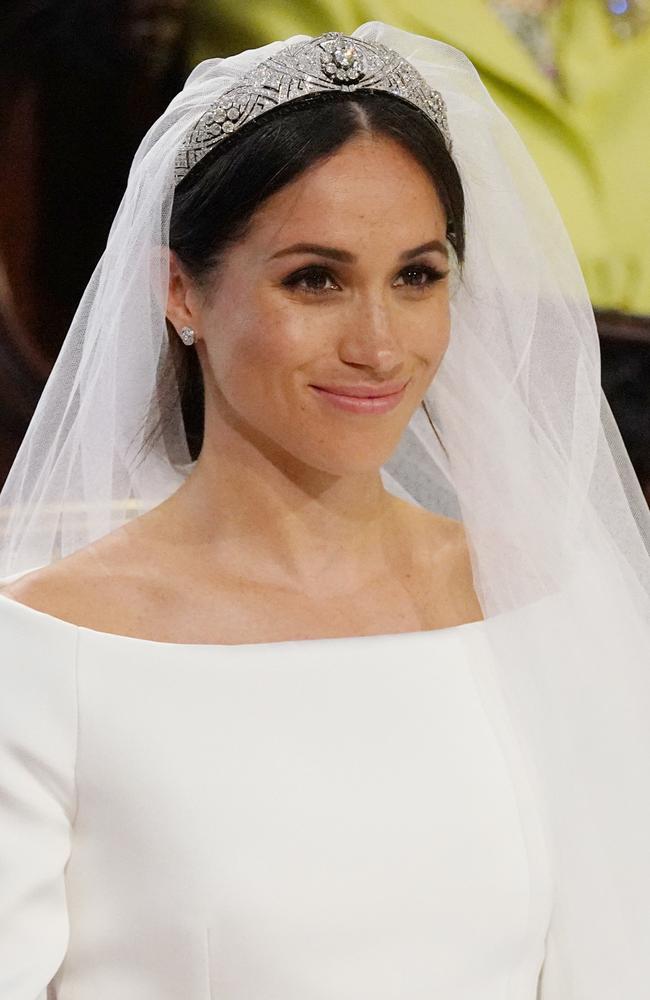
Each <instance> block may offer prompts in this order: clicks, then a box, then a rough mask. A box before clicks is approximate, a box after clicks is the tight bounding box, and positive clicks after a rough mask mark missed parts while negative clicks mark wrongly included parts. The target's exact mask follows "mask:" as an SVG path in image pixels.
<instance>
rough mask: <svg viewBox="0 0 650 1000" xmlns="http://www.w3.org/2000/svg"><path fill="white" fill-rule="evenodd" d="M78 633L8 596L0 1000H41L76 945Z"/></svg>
mask: <svg viewBox="0 0 650 1000" xmlns="http://www.w3.org/2000/svg"><path fill="white" fill-rule="evenodd" d="M76 636H77V631H76V629H75V628H74V626H71V625H68V624H66V623H63V622H59V621H57V620H56V619H53V618H50V617H49V616H47V615H38V614H35V613H34V612H33V611H31V610H30V609H27V608H24V607H22V606H21V605H19V604H16V603H15V602H12V601H10V600H9V599H8V598H6V597H0V997H2V1000H37V998H39V997H40V996H41V995H42V994H44V991H45V990H46V988H47V985H48V983H49V982H50V980H51V979H52V978H53V976H54V974H55V973H56V971H57V969H58V968H59V966H60V965H61V962H62V960H63V958H64V956H65V952H66V948H67V943H68V914H67V909H66V898H65V884H64V870H65V865H66V861H67V859H68V856H69V853H70V842H71V830H72V821H73V817H74V809H75V786H74V770H75V749H76V732H77V718H76V715H77V709H76V691H75V687H76V685H75V647H76Z"/></svg>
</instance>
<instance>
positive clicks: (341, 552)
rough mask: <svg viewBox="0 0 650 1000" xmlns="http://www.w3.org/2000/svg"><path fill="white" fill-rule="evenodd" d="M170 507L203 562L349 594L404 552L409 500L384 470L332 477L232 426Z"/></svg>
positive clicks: (303, 588) (248, 576)
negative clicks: (392, 489) (393, 488)
mask: <svg viewBox="0 0 650 1000" xmlns="http://www.w3.org/2000/svg"><path fill="white" fill-rule="evenodd" d="M163 508H164V510H165V513H166V515H167V523H168V525H171V530H172V532H173V533H174V534H175V535H176V540H177V542H179V543H181V544H182V545H184V546H185V545H187V546H189V549H190V551H191V552H192V553H194V556H193V558H196V559H197V560H200V562H198V561H197V565H200V566H202V567H204V568H206V569H208V568H212V569H214V570H215V571H217V572H223V571H224V568H227V572H228V573H231V574H233V575H234V576H236V577H239V578H241V579H245V580H248V581H255V582H259V583H260V584H264V585H267V586H276V587H282V588H285V589H290V590H294V589H295V590H299V591H300V592H302V593H310V592H312V591H313V592H314V594H315V595H316V594H317V595H319V596H324V595H325V594H326V593H330V594H336V593H339V594H340V593H344V592H345V591H346V589H348V590H350V591H352V590H354V589H355V588H358V587H360V586H362V585H363V584H364V583H365V582H366V581H370V580H372V579H373V578H376V577H377V576H380V577H383V576H385V575H386V572H387V571H388V570H389V567H391V566H393V565H394V563H395V560H399V558H400V557H401V558H402V560H403V558H404V556H403V553H401V552H400V549H401V548H403V544H402V543H403V539H402V535H400V529H399V513H400V512H401V514H402V523H403V507H402V506H401V505H400V502H399V501H396V500H395V498H394V497H393V496H392V495H391V494H389V493H387V492H386V490H385V489H384V487H383V484H382V481H381V476H380V474H379V471H378V470H372V471H364V472H359V473H356V472H355V473H351V474H346V475H338V476H337V475H332V474H331V473H328V472H324V471H322V470H320V469H315V468H313V467H309V466H306V465H305V464H304V463H302V462H300V461H299V460H298V459H296V458H295V457H293V456H291V455H288V454H287V453H286V452H284V451H282V450H281V449H279V448H278V447H277V446H276V447H275V448H274V447H273V446H270V445H269V444H268V441H267V442H265V446H264V447H260V445H259V442H258V441H255V440H251V437H250V436H248V437H244V436H242V435H241V433H239V432H238V431H237V430H235V429H233V428H231V427H229V426H227V425H221V424H220V425H218V426H217V427H215V426H212V427H211V428H210V433H206V439H205V442H204V445H203V449H202V451H201V455H200V457H199V459H198V461H197V463H196V465H195V467H194V469H193V471H192V473H191V475H190V476H189V477H188V479H187V480H186V482H185V483H184V484H183V486H182V487H181V488H180V489H179V490H178V491H177V492H176V493H175V494H174V495H173V496H172V497H171V498H170V499H169V500H168V501H166V503H165V504H163V505H161V508H160V509H161V511H162V509H163ZM170 515H171V516H170ZM167 537H168V538H169V533H167ZM169 540H170V541H172V540H173V539H171V538H170V539H169Z"/></svg>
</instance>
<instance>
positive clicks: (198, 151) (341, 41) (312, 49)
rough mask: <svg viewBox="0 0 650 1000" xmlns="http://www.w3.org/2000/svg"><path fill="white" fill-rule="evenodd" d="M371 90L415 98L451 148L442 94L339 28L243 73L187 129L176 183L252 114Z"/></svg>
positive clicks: (404, 63) (401, 61) (381, 49)
mask: <svg viewBox="0 0 650 1000" xmlns="http://www.w3.org/2000/svg"><path fill="white" fill-rule="evenodd" d="M355 90H374V91H383V92H385V93H389V94H393V95H394V96H395V97H398V98H401V99H402V100H403V101H407V102H408V103H409V104H413V105H414V106H415V107H416V108H419V109H420V111H423V112H424V114H425V115H426V116H427V117H428V118H429V119H430V120H431V121H432V122H433V123H434V124H435V125H436V126H437V127H438V129H439V130H440V132H441V133H442V135H443V138H444V140H445V144H446V146H447V149H448V150H449V152H451V135H450V133H449V126H448V124H447V109H446V105H445V102H444V100H443V98H442V96H441V94H440V93H439V92H438V91H437V90H432V89H431V87H429V85H428V84H427V82H426V80H425V79H424V77H423V76H422V75H421V74H420V73H418V71H417V70H416V69H415V68H414V67H413V66H412V65H411V63H410V62H408V60H407V59H405V58H404V57H403V56H401V55H400V54H399V53H398V52H395V51H394V50H393V49H390V48H388V47H387V46H386V45H381V44H375V43H370V42H364V41H362V40H361V39H359V38H351V37H350V36H349V35H342V34H340V33H339V32H334V31H328V32H326V33H325V34H324V35H318V36H317V37H316V38H310V39H309V40H308V41H306V42H297V43H295V44H294V45H288V46H287V47H286V48H284V49H281V50H280V52H278V53H277V54H276V55H273V56H271V57H270V58H269V59H265V60H264V62H261V63H260V64H259V66H256V67H255V69H254V70H251V71H250V72H249V73H246V74H244V76H243V77H242V78H241V80H240V82H239V83H238V84H237V86H236V87H232V88H231V89H230V90H228V91H226V92H225V93H224V94H222V96H221V97H220V98H219V100H218V101H217V102H216V103H214V104H212V105H210V107H209V108H208V109H207V110H206V111H204V112H203V114H202V115H201V117H200V118H199V119H198V121H196V122H195V124H194V125H193V126H192V128H191V129H190V130H189V131H188V132H187V134H186V136H185V138H184V139H183V142H182V144H181V147H180V149H179V151H178V153H177V155H176V161H175V166H174V180H175V183H176V184H178V183H180V181H182V180H183V178H184V177H185V176H186V175H187V174H188V173H189V172H190V170H191V169H192V167H195V166H196V164H197V163H199V162H200V161H201V160H202V159H203V157H204V156H206V155H207V153H209V152H210V150H211V149H213V148H214V146H216V145H217V143H219V142H221V141H222V140H223V139H225V138H226V137H227V136H229V135H231V134H232V133H233V132H236V131H237V130H238V129H240V128H241V127H242V126H243V125H246V124H247V123H248V122H249V121H252V119H253V118H257V117H258V116H259V115H262V114H264V112H265V111H270V110H271V109H272V108H276V107H278V106H279V105H280V104H286V103H288V102H289V101H294V100H298V99H299V98H302V97H306V96H307V95H309V94H315V93H325V92H336V91H339V92H343V93H349V92H354V91H355Z"/></svg>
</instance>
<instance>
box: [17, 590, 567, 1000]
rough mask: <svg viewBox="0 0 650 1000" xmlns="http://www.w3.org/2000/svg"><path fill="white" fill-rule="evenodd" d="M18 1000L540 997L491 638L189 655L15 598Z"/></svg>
mask: <svg viewBox="0 0 650 1000" xmlns="http://www.w3.org/2000/svg"><path fill="white" fill-rule="evenodd" d="M0 635H1V641H2V647H1V648H2V665H1V671H0V672H1V686H2V700H1V703H0V782H1V789H0V813H1V814H0V863H1V868H2V875H1V883H0V997H1V998H2V1000H39V998H41V997H42V998H43V1000H44V998H45V996H46V990H47V987H48V984H49V983H51V985H50V988H49V990H47V996H48V998H50V997H56V998H57V1000H535V998H536V996H537V995H538V988H539V983H540V974H541V971H542V966H543V962H544V956H545V944H546V935H547V931H548V927H549V921H550V914H551V910H552V904H553V864H552V861H551V857H550V854H549V852H548V851H547V849H546V846H545V845H546V841H545V839H544V836H543V827H542V824H541V821H540V815H539V809H538V803H537V802H536V800H535V796H534V795H533V792H532V784H531V782H530V781H529V778H528V774H527V771H526V766H525V763H524V760H523V757H521V756H520V754H519V752H518V749H517V743H516V740H515V738H514V734H513V732H512V731H511V729H510V724H509V721H508V715H507V713H506V711H505V710H504V706H503V704H502V702H501V699H500V696H499V693H498V690H497V687H496V685H495V684H494V683H493V682H492V680H491V676H492V675H491V669H490V656H491V655H492V654H491V653H490V647H489V645H488V643H487V640H486V637H485V634H484V623H482V622H474V623H470V624H467V625H460V626H457V627H453V628H446V629H442V630H435V631H430V632H408V633H403V634H397V635H379V636H358V637H350V638H333V639H312V640H298V641H286V642H273V643H262V644H245V645H181V644H173V643H159V642H151V641H146V640H140V639H131V638H126V637H123V636H115V635H108V634H105V633H101V632H97V631H93V630H90V629H86V628H82V627H78V626H75V625H72V624H69V623H66V622H63V621H60V620H59V619H56V618H53V617H51V616H49V615H46V614H43V613H41V612H37V611H34V610H32V609H30V608H27V607H25V606H23V605H20V604H18V603H16V602H14V601H12V600H10V599H9V598H7V597H4V596H0Z"/></svg>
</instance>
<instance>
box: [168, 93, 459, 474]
mask: <svg viewBox="0 0 650 1000" xmlns="http://www.w3.org/2000/svg"><path fill="white" fill-rule="evenodd" d="M361 134H371V135H373V136H385V137H387V138H391V139H393V140H395V141H397V142H399V143H400V144H401V145H402V146H403V147H404V149H406V150H407V152H410V153H411V155H412V156H413V157H414V159H415V160H416V161H417V162H418V163H419V164H420V166H422V167H423V168H424V170H425V171H426V172H427V173H428V174H429V176H430V177H431V181H432V183H433V185H434V188H435V190H436V193H437V195H438V197H439V198H440V201H441V203H442V206H443V208H444V210H445V213H446V216H447V239H448V241H449V244H450V245H451V247H452V249H453V251H454V253H455V256H456V259H457V261H458V263H459V265H462V262H463V258H464V250H465V224H464V196H463V188H462V183H461V179H460V176H459V173H458V170H457V168H456V165H455V163H454V161H453V159H452V157H451V155H450V154H449V152H448V150H447V147H446V146H445V142H444V139H443V136H442V134H441V132H440V131H439V130H438V128H437V127H436V126H435V125H434V124H433V122H431V121H430V120H429V119H428V118H427V117H426V116H425V115H424V114H423V113H422V112H421V111H419V110H418V109H417V108H415V107H414V106H412V105H410V104H408V103H407V102H406V101H403V100H402V99H401V98H398V97H394V96H391V95H389V94H386V93H382V92H380V91H369V90H368V91H362V90H361V91H355V92H353V93H340V92H338V93H335V94H317V95H309V96H307V97H304V98H300V99H298V100H297V101H293V102H290V103H288V104H285V105H281V106H280V107H278V108H276V109H274V110H272V111H268V112H265V114H264V115H262V116H261V117H260V118H259V119H256V120H254V121H253V122H251V123H250V125H245V126H243V128H242V129H241V131H240V132H236V133H234V134H233V135H232V136H229V137H228V138H227V139H224V140H222V142H220V143H219V144H218V145H217V146H216V147H215V149H214V150H213V152H212V153H209V154H208V155H207V156H205V157H204V159H203V160H201V162H200V163H198V164H197V166H196V167H194V168H193V169H192V170H191V171H190V172H189V174H187V175H186V177H185V178H184V179H183V181H182V182H181V183H180V184H179V185H178V187H177V189H176V192H175V195H174V202H173V208H172V214H171V220H170V235H169V247H170V250H173V251H174V253H175V254H176V255H177V257H178V260H179V261H180V263H181V265H182V267H183V268H184V270H185V271H186V273H187V274H188V276H189V277H190V278H191V279H192V280H194V281H195V282H196V283H197V284H198V285H199V286H200V285H207V284H208V282H209V280H210V278H211V277H212V276H213V274H214V273H215V271H216V270H217V269H218V267H219V263H220V261H221V259H222V258H223V256H224V254H225V253H226V251H227V250H228V248H229V247H230V246H232V244H234V243H235V242H237V241H238V240H239V239H241V238H243V237H244V236H245V234H246V230H247V228H248V226H249V224H250V223H251V220H252V217H253V215H254V213H255V211H256V210H257V209H258V208H259V207H260V206H261V205H262V203H263V202H264V201H265V200H266V199H267V198H269V197H270V196H271V195H273V194H275V193H276V192H277V191H279V190H280V189H281V188H283V187H284V186H285V185H287V184H289V183H290V182H291V181H293V180H294V179H296V178H297V177H299V176H300V174H302V173H303V172H304V171H306V170H307V169H308V168H309V167H311V166H313V165H314V164H316V163H317V162H318V161H319V160H321V159H323V158H324V157H327V156H330V155H332V154H333V153H335V152H336V151H337V150H339V149H340V148H341V147H342V146H343V145H344V144H345V143H346V142H348V141H349V140H350V139H352V138H353V137H355V136H357V135H361ZM168 328H169V337H170V348H171V352H172V358H173V362H174V373H175V376H174V377H175V379H176V381H177V385H178V389H179V391H180V397H181V407H182V412H183V421H184V424H185V433H186V436H187V441H188V445H189V449H190V455H191V457H192V458H193V459H194V458H196V457H197V456H198V454H199V452H200V450H201V446H202V443H203V421H204V392H203V379H202V375H201V369H200V364H199V360H198V357H197V354H196V351H195V349H194V348H193V347H192V348H187V347H185V346H184V345H183V344H182V343H181V341H180V338H179V337H178V336H177V334H176V332H175V331H174V329H173V327H171V324H169V323H168ZM163 412H164V404H163ZM425 412H426V408H425ZM427 416H428V413H427ZM163 419H164V418H163ZM434 430H435V428H434Z"/></svg>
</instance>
